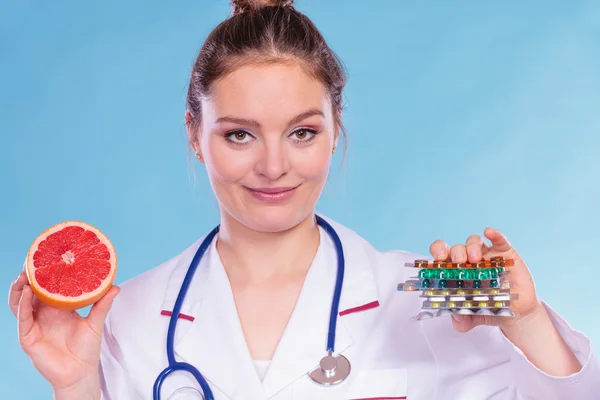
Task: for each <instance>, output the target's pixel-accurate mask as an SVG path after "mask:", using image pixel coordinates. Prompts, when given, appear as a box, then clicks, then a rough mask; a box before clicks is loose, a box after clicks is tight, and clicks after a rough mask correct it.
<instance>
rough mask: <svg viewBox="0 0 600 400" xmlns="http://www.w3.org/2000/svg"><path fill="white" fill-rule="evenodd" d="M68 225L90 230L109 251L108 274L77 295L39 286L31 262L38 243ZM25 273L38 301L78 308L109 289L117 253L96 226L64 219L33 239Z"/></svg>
mask: <svg viewBox="0 0 600 400" xmlns="http://www.w3.org/2000/svg"><path fill="white" fill-rule="evenodd" d="M69 226H79V227H81V228H83V229H85V230H89V231H92V232H93V233H94V234H95V235H96V236H97V237H98V239H100V241H101V242H102V243H104V244H105V245H106V247H107V248H108V251H109V253H110V260H109V261H110V263H111V271H110V273H109V275H108V276H107V277H106V278H105V279H104V280H103V281H102V283H101V284H100V286H98V288H97V289H96V290H94V291H92V292H87V293H84V294H82V295H81V296H78V297H68V296H63V295H60V294H56V293H50V292H49V291H47V290H46V289H44V288H43V287H41V286H40V285H39V284H38V283H37V281H36V279H35V266H34V264H33V256H34V254H35V252H36V250H37V248H38V246H39V244H40V243H41V242H42V241H44V240H45V239H46V238H47V237H48V236H50V235H51V234H53V233H54V232H58V231H60V230H62V229H64V228H67V227H69ZM25 273H26V274H27V279H28V280H29V284H30V286H31V289H32V291H33V293H34V294H35V295H36V296H37V297H38V298H39V299H40V301H42V302H43V303H45V304H47V305H48V306H50V307H53V308H57V309H61V310H78V309H81V308H84V307H87V306H89V305H92V304H94V303H96V302H97V301H99V300H100V299H101V298H102V297H104V295H105V294H106V293H107V292H108V291H109V290H110V288H111V287H112V284H113V282H114V280H115V276H116V273H117V253H116V252H115V248H114V246H113V245H112V242H111V241H110V240H109V239H108V237H107V236H106V235H105V234H104V233H103V232H102V231H100V230H99V229H98V228H96V227H94V226H92V225H89V224H86V223H85V222H80V221H65V222H61V223H59V224H56V225H54V226H51V227H50V228H48V229H46V230H45V231H44V232H42V233H41V234H40V235H39V236H38V237H37V238H36V239H35V240H34V242H33V243H32V245H31V247H30V248H29V251H28V253H27V262H26V268H25Z"/></svg>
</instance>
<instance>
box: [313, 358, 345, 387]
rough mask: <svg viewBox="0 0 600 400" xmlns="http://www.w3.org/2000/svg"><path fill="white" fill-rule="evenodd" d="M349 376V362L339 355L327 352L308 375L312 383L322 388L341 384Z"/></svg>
mask: <svg viewBox="0 0 600 400" xmlns="http://www.w3.org/2000/svg"><path fill="white" fill-rule="evenodd" d="M349 375H350V361H348V359H347V358H346V357H344V356H343V355H341V354H338V355H336V356H334V355H332V354H331V352H329V354H328V355H326V356H325V357H323V358H322V359H321V362H320V363H319V366H318V367H317V368H315V369H313V370H312V371H310V372H309V373H308V376H309V377H310V379H312V380H313V382H315V383H317V384H319V385H323V386H333V385H337V384H339V383H342V382H343V381H344V380H345V379H346V378H347V377H348V376H349Z"/></svg>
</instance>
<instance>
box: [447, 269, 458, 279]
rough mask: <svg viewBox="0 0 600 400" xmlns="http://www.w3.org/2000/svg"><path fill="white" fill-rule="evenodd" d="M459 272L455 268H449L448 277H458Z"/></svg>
mask: <svg viewBox="0 0 600 400" xmlns="http://www.w3.org/2000/svg"><path fill="white" fill-rule="evenodd" d="M459 272H460V271H459V270H455V269H453V270H450V271H449V272H448V279H458V273H459Z"/></svg>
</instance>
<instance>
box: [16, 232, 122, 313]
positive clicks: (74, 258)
mask: <svg viewBox="0 0 600 400" xmlns="http://www.w3.org/2000/svg"><path fill="white" fill-rule="evenodd" d="M25 268H26V269H25V271H26V273H27V278H28V279H29V284H30V285H31V289H32V290H33V293H35V295H36V296H37V297H38V298H39V299H40V301H42V302H43V303H45V304H47V305H49V306H51V307H54V308H58V309H63V310H77V309H80V308H83V307H87V306H89V305H91V304H94V303H95V302H97V301H98V300H100V299H101V298H102V297H103V296H104V295H105V294H106V292H108V290H109V289H110V288H111V287H112V284H113V281H114V279H115V275H116V272H117V254H116V252H115V249H114V247H113V245H112V243H111V242H110V240H109V239H108V238H107V237H106V235H104V234H103V233H102V232H101V231H100V230H98V229H97V228H95V227H94V226H92V225H89V224H86V223H84V222H79V221H66V222H62V223H60V224H57V225H54V226H52V227H50V228H49V229H47V230H46V231H44V232H43V233H42V234H41V235H39V236H38V237H37V238H36V239H35V241H34V242H33V244H32V245H31V247H30V249H29V252H28V254H27V262H26V267H25Z"/></svg>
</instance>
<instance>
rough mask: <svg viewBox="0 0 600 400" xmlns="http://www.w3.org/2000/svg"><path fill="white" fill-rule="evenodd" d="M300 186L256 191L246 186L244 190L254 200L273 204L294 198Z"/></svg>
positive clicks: (257, 189) (258, 189)
mask: <svg viewBox="0 0 600 400" xmlns="http://www.w3.org/2000/svg"><path fill="white" fill-rule="evenodd" d="M299 186H300V185H298V186H294V187H278V188H256V189H252V188H249V187H247V186H244V188H245V189H246V190H248V192H250V194H251V195H252V196H253V197H254V198H256V199H258V200H261V201H265V202H269V203H273V202H280V201H284V200H287V199H289V198H290V197H292V196H293V195H294V193H295V192H296V189H297V188H298V187H299Z"/></svg>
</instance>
